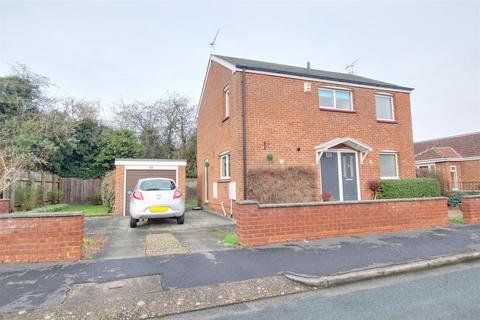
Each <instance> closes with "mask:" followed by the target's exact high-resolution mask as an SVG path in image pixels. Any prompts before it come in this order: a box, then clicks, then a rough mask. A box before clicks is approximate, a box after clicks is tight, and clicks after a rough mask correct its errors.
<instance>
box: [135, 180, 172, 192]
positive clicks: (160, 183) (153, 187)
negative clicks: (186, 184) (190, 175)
mask: <svg viewBox="0 0 480 320" xmlns="http://www.w3.org/2000/svg"><path fill="white" fill-rule="evenodd" d="M139 189H140V190H142V191H160V190H174V189H175V184H174V183H173V181H170V180H145V181H142V182H141V183H140V186H139Z"/></svg>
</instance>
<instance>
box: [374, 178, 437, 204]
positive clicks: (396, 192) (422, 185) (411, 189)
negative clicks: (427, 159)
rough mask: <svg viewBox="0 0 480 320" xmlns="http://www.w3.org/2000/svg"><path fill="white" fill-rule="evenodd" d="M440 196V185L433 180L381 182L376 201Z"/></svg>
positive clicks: (418, 179) (415, 179)
mask: <svg viewBox="0 0 480 320" xmlns="http://www.w3.org/2000/svg"><path fill="white" fill-rule="evenodd" d="M438 196H440V183H438V181H437V180H436V179H433V178H413V179H395V180H382V181H381V182H380V194H379V195H378V197H377V199H400V198H425V197H438Z"/></svg>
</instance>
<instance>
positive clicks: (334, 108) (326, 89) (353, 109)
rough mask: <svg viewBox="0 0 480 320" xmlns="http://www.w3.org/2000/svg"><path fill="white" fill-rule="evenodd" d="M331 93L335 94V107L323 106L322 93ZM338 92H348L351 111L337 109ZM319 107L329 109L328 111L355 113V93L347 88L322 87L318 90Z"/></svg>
mask: <svg viewBox="0 0 480 320" xmlns="http://www.w3.org/2000/svg"><path fill="white" fill-rule="evenodd" d="M321 90H324V91H331V92H333V107H327V106H322V103H321V99H320V91H321ZM337 91H343V92H348V94H349V95H350V109H341V108H337V93H336V92H337ZM317 95H318V106H319V108H320V109H327V110H335V111H346V112H353V111H355V108H354V107H353V91H352V90H350V89H347V88H333V87H320V88H318V93H317Z"/></svg>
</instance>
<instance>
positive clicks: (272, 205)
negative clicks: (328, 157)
mask: <svg viewBox="0 0 480 320" xmlns="http://www.w3.org/2000/svg"><path fill="white" fill-rule="evenodd" d="M469 197H471V196H469ZM473 197H478V196H473ZM430 200H448V198H446V197H425V198H403V199H378V200H355V201H315V202H293V203H262V204H260V203H259V202H258V201H256V200H243V201H239V202H238V203H239V204H241V205H249V204H256V205H258V207H259V208H284V207H310V206H331V205H353V204H369V203H382V202H408V201H430Z"/></svg>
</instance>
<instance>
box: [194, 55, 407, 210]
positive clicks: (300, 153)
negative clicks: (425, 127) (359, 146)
mask: <svg viewBox="0 0 480 320" xmlns="http://www.w3.org/2000/svg"><path fill="white" fill-rule="evenodd" d="M211 64H212V65H211V68H210V71H209V72H208V78H207V81H206V85H205V90H204V96H203V98H202V102H201V106H200V111H199V115H198V123H197V128H198V129H197V130H198V131H197V135H198V149H197V161H198V196H199V199H200V200H201V201H202V202H203V201H204V200H205V199H204V192H205V191H204V168H205V167H204V161H205V159H208V160H209V163H210V166H209V168H208V171H209V186H208V188H209V206H210V208H211V209H212V210H214V211H217V212H220V210H219V209H220V203H221V202H222V201H223V202H224V204H225V206H226V207H229V200H228V186H225V185H224V184H225V183H219V187H218V190H219V192H218V199H213V197H212V183H213V182H215V181H219V180H220V153H222V152H223V151H227V150H228V151H230V152H231V176H232V181H235V182H236V183H237V190H236V191H237V199H238V200H241V199H243V161H242V113H241V111H242V97H241V92H242V91H241V85H242V84H241V79H242V73H241V72H236V73H235V74H232V71H231V70H229V69H227V68H225V67H223V66H221V65H220V64H218V63H216V62H213V61H212V63H211ZM304 82H305V81H304V80H299V79H292V78H285V77H281V76H271V75H262V74H253V73H246V88H247V90H246V105H247V106H246V108H247V116H246V119H247V120H246V122H247V168H248V169H254V168H261V167H273V168H286V167H289V166H306V167H311V168H313V169H314V170H315V171H316V172H317V174H316V176H317V177H319V173H320V172H319V171H320V170H319V165H318V164H316V154H315V151H314V147H315V146H317V145H319V144H322V143H325V142H327V141H330V140H332V139H335V138H339V137H347V136H349V137H351V138H353V139H356V140H358V141H360V142H362V143H364V144H367V145H369V146H370V147H372V148H373V151H372V152H370V153H369V154H368V156H367V157H366V159H365V160H364V162H363V164H361V165H360V164H359V168H360V183H361V184H360V189H361V198H362V199H371V198H372V196H373V195H372V192H371V191H370V190H369V188H368V181H369V180H374V179H379V178H380V168H379V152H380V151H385V150H391V151H396V152H397V154H398V167H399V175H400V177H401V178H413V177H415V160H414V151H413V136H412V124H411V113H410V95H409V94H408V93H400V92H394V91H388V90H384V89H378V90H376V89H368V88H360V87H354V86H349V85H343V84H342V85H338V84H336V85H335V87H341V88H346V89H350V90H352V92H353V106H354V109H355V111H354V112H338V111H327V110H321V109H319V99H318V93H317V92H318V91H317V90H318V88H319V87H320V86H330V87H331V86H332V84H328V83H322V82H321V81H318V82H312V81H309V82H311V83H312V90H311V92H306V93H305V92H304V89H303V88H304ZM227 84H230V88H231V89H232V93H231V100H232V105H231V111H230V114H231V116H230V118H229V119H228V120H224V94H223V89H224V87H225V86H226V85H227ZM378 92H387V93H390V94H392V95H393V100H394V112H395V118H396V121H395V122H392V123H386V122H380V121H377V120H376V110H375V93H378ZM269 153H271V154H272V155H273V161H268V160H267V159H266V157H267V154H269ZM319 180H320V179H318V184H317V185H318V190H317V197H318V199H320V181H319ZM227 210H228V208H227Z"/></svg>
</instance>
